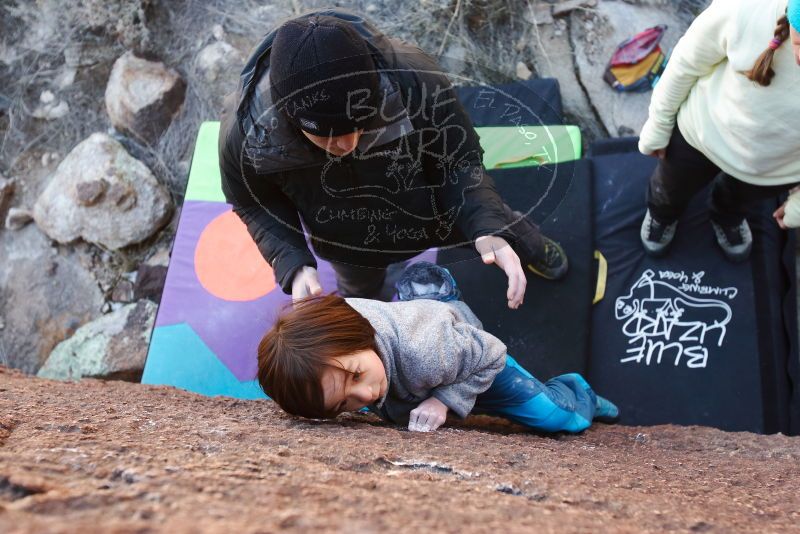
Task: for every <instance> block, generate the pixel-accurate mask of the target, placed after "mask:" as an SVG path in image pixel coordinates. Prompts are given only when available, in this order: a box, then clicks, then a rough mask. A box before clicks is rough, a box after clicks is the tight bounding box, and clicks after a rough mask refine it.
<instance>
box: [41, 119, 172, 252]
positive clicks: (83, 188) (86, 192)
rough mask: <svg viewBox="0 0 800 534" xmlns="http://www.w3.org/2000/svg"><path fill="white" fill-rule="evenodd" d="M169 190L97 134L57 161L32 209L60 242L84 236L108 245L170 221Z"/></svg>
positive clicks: (141, 237) (151, 231)
mask: <svg viewBox="0 0 800 534" xmlns="http://www.w3.org/2000/svg"><path fill="white" fill-rule="evenodd" d="M171 211H172V204H171V198H170V195H169V192H168V191H167V190H166V188H165V187H163V186H162V185H161V184H159V183H158V181H157V180H156V178H155V177H154V176H153V173H151V172H150V170H149V169H148V168H147V167H146V166H145V165H144V164H143V163H142V162H140V161H139V160H137V159H135V158H133V157H132V156H130V154H128V153H127V152H126V151H125V149H124V148H123V147H122V145H121V144H120V143H119V142H117V141H115V140H114V139H112V138H111V137H109V136H107V135H105V134H102V133H95V134H92V135H91V136H89V137H88V138H87V139H85V140H84V141H82V142H81V143H80V144H78V146H76V147H75V148H74V149H73V150H72V152H70V153H69V154H68V155H67V157H65V158H64V160H63V161H62V162H61V163H60V164H59V165H58V167H57V168H56V171H55V173H54V174H53V176H52V178H51V179H50V182H49V184H48V185H47V187H46V188H45V190H44V192H43V193H42V194H41V195H40V196H39V198H38V200H37V201H36V204H35V205H34V208H33V217H34V219H35V220H36V224H37V225H38V226H39V228H41V229H42V231H44V232H45V233H46V234H47V235H48V236H50V237H51V238H52V239H54V240H56V241H58V242H59V243H70V242H72V241H74V240H76V239H78V238H83V239H85V240H86V241H88V242H90V243H95V244H97V245H101V246H103V247H105V248H108V249H112V250H115V249H120V248H122V247H125V246H128V245H131V244H133V243H138V242H140V241H142V240H144V239H147V238H148V237H150V236H151V235H153V234H154V233H155V232H156V231H158V230H159V229H160V228H161V227H162V226H163V225H164V224H166V223H167V222H168V221H169V216H170V213H171Z"/></svg>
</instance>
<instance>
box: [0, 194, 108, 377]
mask: <svg viewBox="0 0 800 534" xmlns="http://www.w3.org/2000/svg"><path fill="white" fill-rule="evenodd" d="M12 210H13V208H12ZM0 258H1V259H0V317H2V318H3V322H4V324H5V326H4V328H3V330H2V332H0V358H2V359H3V363H4V364H5V365H8V366H10V367H14V368H17V369H20V370H22V371H24V372H26V373H35V372H36V370H37V369H39V367H40V366H41V365H42V364H43V363H44V361H45V360H46V359H47V357H48V356H49V355H50V352H52V350H53V348H54V347H55V346H56V345H57V344H58V343H60V342H61V341H63V340H64V339H66V338H68V337H70V336H71V335H72V334H74V333H75V330H76V329H77V328H78V327H79V326H81V325H82V324H84V323H86V322H89V321H91V320H92V319H94V318H96V317H98V316H99V315H100V308H101V307H102V305H103V300H104V299H103V293H102V291H100V288H99V287H98V285H97V281H96V280H95V278H94V277H93V276H92V273H91V271H90V270H89V269H87V268H86V267H84V266H83V265H82V264H81V261H80V258H79V257H78V255H77V254H75V252H74V251H71V250H65V249H62V250H59V249H58V248H57V247H53V246H52V245H51V241H50V240H49V239H48V238H47V236H45V235H44V234H43V233H42V232H40V231H39V230H38V229H37V228H36V226H34V225H28V226H25V227H23V228H22V229H20V230H19V231H17V232H13V233H11V232H0Z"/></svg>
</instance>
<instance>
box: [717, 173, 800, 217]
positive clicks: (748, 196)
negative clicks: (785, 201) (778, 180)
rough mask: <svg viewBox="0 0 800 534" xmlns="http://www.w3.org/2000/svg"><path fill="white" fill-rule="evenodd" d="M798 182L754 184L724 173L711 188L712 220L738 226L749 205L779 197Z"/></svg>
mask: <svg viewBox="0 0 800 534" xmlns="http://www.w3.org/2000/svg"><path fill="white" fill-rule="evenodd" d="M796 185H797V184H796V183H794V184H785V185H771V186H770V185H766V186H765V185H753V184H750V183H747V182H743V181H742V180H737V179H736V178H734V177H733V176H730V175H728V174H725V173H722V174H720V175H719V176H717V178H716V179H715V180H714V185H713V187H712V188H711V198H710V200H709V208H710V211H711V220H713V221H714V222H716V223H719V224H721V225H725V226H736V225H739V224H741V222H742V221H743V220H744V216H745V213H746V212H747V207H748V206H749V205H750V204H752V203H754V202H758V201H759V200H763V199H766V198H773V197H777V196H778V195H780V194H782V193H785V192H787V191H789V190H790V189H791V188H793V187H795V186H796Z"/></svg>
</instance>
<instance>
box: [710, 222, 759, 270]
mask: <svg viewBox="0 0 800 534" xmlns="http://www.w3.org/2000/svg"><path fill="white" fill-rule="evenodd" d="M711 226H713V227H714V234H716V236H717V243H718V244H719V246H720V248H721V249H722V252H724V253H725V256H726V257H727V258H728V259H729V260H730V261H732V262H734V263H739V262H742V261H745V260H746V259H747V258H749V257H750V250H751V249H752V248H753V234H752V232H750V225H749V224H747V220H744V219H743V220H742V222H741V223H739V224H737V225H735V226H726V225H722V224H718V223H715V222H714V221H711Z"/></svg>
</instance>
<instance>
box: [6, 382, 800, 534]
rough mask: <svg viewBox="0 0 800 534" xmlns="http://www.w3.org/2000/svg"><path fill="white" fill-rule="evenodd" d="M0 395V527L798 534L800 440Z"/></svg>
mask: <svg viewBox="0 0 800 534" xmlns="http://www.w3.org/2000/svg"><path fill="white" fill-rule="evenodd" d="M0 386H1V387H0V510H2V512H0V531H2V532H14V533H18V534H24V533H28V532H30V533H40V532H97V531H102V532H207V533H213V532H243V533H245V532H248V533H249V532H252V533H255V532H298V533H301V532H315V531H320V532H364V533H373V532H460V533H466V532H498V533H500V532H511V533H516V532H558V533H562V532H563V533H569V532H581V533H586V532H613V533H638V532H719V533H728V532H796V531H797V510H798V509H800V492H798V491H797V484H796V482H797V480H798V479H800V439H798V438H791V437H787V436H781V435H776V436H756V435H753V434H748V433H746V432H737V433H726V432H721V431H718V430H714V429H709V428H702V427H673V426H657V427H648V428H643V427H623V426H609V425H602V424H597V425H595V426H593V427H592V428H590V429H589V430H587V431H586V432H584V433H583V434H581V435H579V436H565V435H560V436H559V435H556V436H540V435H536V434H532V433H528V432H525V431H524V429H522V428H521V427H519V426H515V425H511V424H507V423H504V422H502V421H501V420H499V419H490V418H487V417H470V418H468V419H467V420H466V421H465V422H461V421H458V420H454V421H451V422H448V424H447V426H445V427H443V428H441V429H440V430H437V431H436V432H434V433H429V434H420V433H410V432H408V431H406V430H403V429H402V428H400V427H396V426H392V425H388V424H386V423H382V422H380V421H378V420H377V418H376V417H375V416H373V415H356V414H349V415H343V416H341V417H340V418H338V419H336V420H333V421H316V420H315V421H312V420H303V419H296V418H294V417H289V416H287V415H285V414H283V413H282V412H281V411H280V410H279V409H278V408H277V407H276V405H275V404H274V403H273V402H271V401H266V400H261V401H240V400H234V399H227V398H224V397H217V398H206V397H200V396H198V395H193V394H190V393H186V392H183V391H179V390H177V389H174V388H168V387H154V386H142V385H138V384H128V383H125V382H105V381H102V382H101V381H98V380H83V381H81V382H79V383H71V382H53V381H48V380H42V379H39V378H33V377H24V376H22V375H20V374H18V373H12V372H10V371H7V370H2V369H0ZM454 518H457V519H454Z"/></svg>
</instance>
